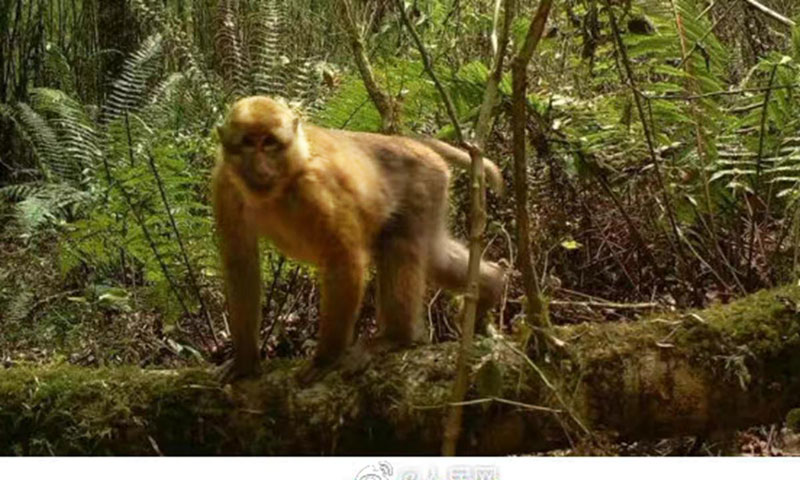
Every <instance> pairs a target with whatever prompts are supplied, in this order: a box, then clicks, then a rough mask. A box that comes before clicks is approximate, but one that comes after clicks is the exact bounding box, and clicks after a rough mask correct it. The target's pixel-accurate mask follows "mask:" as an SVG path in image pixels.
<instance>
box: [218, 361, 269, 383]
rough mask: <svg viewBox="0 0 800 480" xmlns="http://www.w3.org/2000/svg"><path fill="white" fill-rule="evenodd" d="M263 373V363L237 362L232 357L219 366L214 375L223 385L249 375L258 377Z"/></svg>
mask: <svg viewBox="0 0 800 480" xmlns="http://www.w3.org/2000/svg"><path fill="white" fill-rule="evenodd" d="M260 374H261V365H260V363H259V362H252V363H245V364H242V362H236V361H235V359H233V358H231V359H230V360H227V361H226V362H225V363H223V364H222V365H220V366H219V367H217V369H216V371H215V372H214V377H216V379H217V380H218V381H219V383H221V384H223V385H227V384H229V383H233V382H235V381H237V380H241V379H243V378H247V377H256V376H258V375H260Z"/></svg>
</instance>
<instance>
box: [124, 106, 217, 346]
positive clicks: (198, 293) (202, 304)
mask: <svg viewBox="0 0 800 480" xmlns="http://www.w3.org/2000/svg"><path fill="white" fill-rule="evenodd" d="M126 118H127V117H126ZM147 163H149V164H150V170H151V171H152V172H153V177H155V179H156V185H157V186H158V192H159V193H160V194H161V201H162V202H164V210H166V211H167V217H168V218H169V224H170V226H171V227H172V231H173V232H174V233H175V238H176V239H177V240H178V248H179V249H180V251H181V258H182V259H183V263H184V264H185V265H186V271H187V273H188V274H189V282H191V284H192V289H193V290H194V293H195V296H197V301H198V302H200V310H201V312H202V314H203V316H204V317H205V319H206V323H207V324H208V329H209V330H210V331H211V338H212V339H214V345H215V346H216V347H219V339H217V333H216V332H215V331H214V322H212V321H211V313H209V311H208V307H207V306H206V301H205V300H204V299H203V295H202V293H201V291H200V284H199V283H198V282H197V277H196V276H195V274H194V268H192V263H191V262H190V261H189V254H188V253H187V252H186V247H185V246H184V244H183V237H182V236H181V232H180V230H178V224H177V223H176V222H175V217H174V216H173V215H172V208H170V205H169V200H168V199H167V192H166V191H165V190H164V182H162V181H161V175H160V174H159V173H158V169H157V168H156V162H155V159H154V158H153V154H152V153H151V152H149V151H148V152H147Z"/></svg>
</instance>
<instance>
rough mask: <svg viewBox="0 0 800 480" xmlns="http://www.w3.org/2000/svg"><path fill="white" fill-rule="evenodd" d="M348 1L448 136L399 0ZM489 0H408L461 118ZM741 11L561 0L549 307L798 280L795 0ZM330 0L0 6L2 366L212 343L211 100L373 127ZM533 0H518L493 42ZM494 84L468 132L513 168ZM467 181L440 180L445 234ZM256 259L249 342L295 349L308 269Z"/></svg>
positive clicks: (535, 117)
mask: <svg viewBox="0 0 800 480" xmlns="http://www.w3.org/2000/svg"><path fill="white" fill-rule="evenodd" d="M355 3H356V4H357V9H356V11H357V12H359V15H360V16H359V18H358V19H357V20H358V22H360V26H361V27H363V28H362V33H363V37H364V41H365V44H366V45H367V48H368V51H369V56H370V59H371V61H372V62H373V67H374V69H375V75H376V78H377V80H378V83H379V84H380V85H381V86H382V87H383V88H385V89H386V91H388V92H390V93H391V95H392V96H393V97H395V98H396V100H397V101H398V102H399V105H401V110H402V112H401V115H400V121H401V128H402V129H403V130H405V131H413V132H422V133H426V134H430V135H436V136H439V137H442V138H446V139H452V130H453V129H452V126H451V125H449V124H448V121H447V120H446V115H445V114H444V109H443V105H442V103H441V102H440V101H439V98H438V94H437V93H436V90H435V88H434V87H433V85H432V84H431V83H430V82H429V81H428V80H427V78H426V76H425V75H424V72H423V70H422V64H421V61H420V59H419V58H418V56H417V55H416V53H415V49H413V48H409V46H410V43H409V39H408V38H407V37H406V36H405V35H404V33H403V30H402V28H401V23H400V21H399V19H398V16H397V12H396V11H395V9H394V8H395V7H394V4H395V3H394V2H393V1H388V0H370V1H365V2H355ZM489 3H491V2H488V3H487V2H479V1H461V2H446V1H440V0H425V1H419V2H414V3H413V5H408V7H409V8H410V13H412V14H413V18H414V19H415V22H416V25H417V28H418V29H419V31H420V32H421V33H422V35H423V38H424V40H425V42H426V43H427V45H428V47H429V48H430V50H431V53H432V54H433V56H434V64H435V65H434V66H435V69H436V71H437V73H438V74H439V75H440V77H441V78H442V79H443V80H444V81H445V86H446V88H447V89H448V90H449V92H450V94H451V95H452V97H453V100H454V102H455V105H456V109H457V114H458V116H459V118H460V120H461V122H462V123H463V124H464V126H467V127H469V126H471V125H473V124H474V122H475V120H476V118H477V113H478V108H479V106H480V103H481V100H482V95H483V90H484V86H485V84H486V82H487V78H488V67H487V65H488V64H489V63H490V59H491V45H492V42H491V39H490V35H489V34H490V32H491V24H492V15H493V12H492V8H491V6H490V5H489ZM522 3H524V2H522ZM612 3H614V2H612ZM762 3H763V4H765V5H766V6H767V7H769V8H770V9H773V10H774V11H775V12H778V13H780V14H781V15H783V16H784V17H785V18H786V19H788V23H787V22H786V21H782V20H776V19H775V18H774V17H771V16H766V15H764V14H763V12H760V11H758V10H754V9H752V8H751V7H749V6H748V5H747V3H746V2H739V1H737V0H724V1H715V2H695V1H692V0H637V1H633V2H622V5H616V3H614V5H615V6H614V7H613V10H609V7H608V3H607V2H605V1H602V0H570V1H566V2H558V5H557V7H556V10H554V11H553V12H552V13H551V17H550V21H549V23H548V30H547V34H546V38H545V39H544V41H543V42H542V44H541V45H540V47H539V50H538V51H537V54H536V56H535V57H534V61H533V63H532V65H531V67H530V77H531V78H532V79H533V80H532V83H531V85H530V86H529V95H528V97H527V101H528V108H527V117H528V125H527V131H528V135H529V142H530V145H531V147H532V151H533V152H534V155H532V156H531V159H530V161H529V162H528V163H529V168H528V185H529V188H530V191H531V195H530V205H529V207H530V211H531V212H532V224H533V226H534V229H533V230H534V236H533V238H532V239H531V242H532V247H533V248H532V250H533V251H534V253H535V267H536V270H537V272H538V275H539V277H540V278H541V279H542V284H543V286H544V289H545V294H546V296H547V297H548V299H549V300H551V304H550V311H551V314H552V317H553V320H554V322H555V323H577V322H583V321H591V322H603V321H608V320H618V319H629V320H635V319H637V318H639V317H640V316H641V314H643V313H647V312H651V311H654V310H674V309H682V308H687V307H703V306H706V305H708V304H709V303H711V302H715V301H722V302H727V301H729V300H731V299H734V298H737V297H739V296H742V295H744V294H746V293H749V292H753V291H756V290H758V289H760V288H764V287H772V286H776V285H781V284H785V283H789V282H794V281H796V280H797V272H798V268H799V266H798V262H800V209H799V208H798V207H800V204H798V202H797V199H798V196H800V183H798V182H800V124H798V119H800V115H798V107H799V105H798V96H797V94H796V90H797V87H798V86H800V82H799V80H800V29H799V28H798V27H796V26H792V25H791V24H792V23H793V21H792V20H791V19H792V18H796V17H797V16H798V15H800V10H798V7H797V6H796V5H795V4H794V2H789V1H785V0H764V1H763V2H762ZM334 4H335V2H315V1H305V0H301V1H296V2H288V1H282V0H238V1H234V0H194V1H190V2H184V1H179V0H178V1H168V2H161V1H153V0H114V1H110V2H106V1H103V2H101V1H100V0H81V1H76V2H71V3H70V5H64V4H63V3H62V2H53V1H50V0H24V1H17V2H13V1H11V0H0V360H1V361H3V362H4V363H5V364H6V365H11V364H15V363H19V362H21V361H41V362H51V361H65V362H70V363H75V364H79V365H99V366H103V365H129V364H134V365H141V366H156V365H157V366H170V367H173V366H186V365H200V364H202V363H203V362H205V361H209V360H210V361H212V362H218V361H221V360H222V359H223V358H225V356H226V355H227V354H228V351H229V348H230V345H229V341H228V338H227V337H228V335H227V327H226V323H225V313H224V299H223V298H222V293H221V292H222V289H221V285H220V273H219V266H218V259H217V255H216V247H215V239H214V232H213V224H212V221H211V216H210V210H209V206H208V186H207V182H208V175H209V171H210V168H211V165H212V164H213V162H214V157H215V149H216V139H215V134H214V126H215V125H216V124H218V123H219V122H220V121H221V118H222V116H223V115H224V113H225V109H226V108H227V105H229V104H230V103H231V101H232V100H233V99H234V98H236V97H238V96H242V95H247V94H268V95H274V96H281V97H283V98H285V99H287V100H288V101H290V102H291V103H292V105H293V106H295V108H297V109H298V111H301V112H302V113H303V115H304V116H305V117H306V118H307V119H308V120H309V121H313V122H316V123H319V124H322V125H325V126H329V127H336V128H347V129H354V130H371V131H374V130H378V129H379V128H380V126H381V118H380V115H379V113H378V111H377V110H376V109H375V107H374V105H373V104H372V102H371V101H370V98H369V96H368V94H367V91H366V89H365V87H364V84H363V82H362V80H361V77H360V76H359V74H358V72H357V70H356V69H355V68H354V65H353V60H352V54H351V52H350V50H349V46H348V42H347V41H346V40H345V38H346V35H345V34H344V32H343V28H342V24H343V21H344V19H343V17H342V16H343V12H342V11H340V10H341V9H338V8H336V7H335V6H334ZM534 7H535V5H520V12H519V16H518V18H517V20H516V21H515V22H514V24H513V25H512V29H511V30H512V48H517V47H518V46H519V44H520V43H521V40H522V37H523V36H524V34H525V31H526V27H527V19H528V17H526V15H530V13H531V11H532V9H533V8H534ZM612 13H613V15H612ZM615 31H618V32H619V35H617V34H616V33H615ZM510 94H511V80H510V75H505V76H504V77H503V79H502V81H501V84H500V92H499V102H498V104H497V106H496V107H495V109H494V113H495V116H494V118H495V120H494V123H493V127H492V132H491V135H490V139H489V143H488V145H487V154H488V155H489V156H490V157H492V158H494V159H496V160H497V161H498V163H499V165H500V166H501V167H502V168H503V171H504V177H505V178H506V182H507V183H509V184H510V183H511V181H512V175H511V170H512V166H511V163H510V158H509V157H510V148H511V147H510V144H511V137H510V130H511V129H510ZM467 183H468V182H467V179H466V178H465V176H464V175H459V176H456V178H455V180H454V184H453V189H452V190H453V196H452V206H453V208H452V209H451V211H452V212H451V220H452V221H451V224H452V227H453V229H454V230H455V231H456V232H457V233H458V234H459V235H460V236H462V237H464V236H465V233H466V231H467V230H466V225H467V219H466V212H467V210H468V208H467V205H468V198H467V197H468V185H467ZM507 191H513V189H511V188H507ZM489 218H490V224H489V228H488V234H487V237H486V241H487V243H488V246H487V253H486V256H487V257H489V258H492V259H504V260H503V261H505V262H507V263H508V264H510V265H512V266H514V265H515V264H516V255H517V252H516V247H515V243H514V240H513V239H514V237H515V233H516V225H515V221H514V198H513V197H512V196H507V197H505V198H496V197H490V199H489ZM262 252H263V255H262V262H263V269H262V271H263V272H264V289H263V290H264V296H265V299H266V302H265V306H264V315H263V318H264V322H263V326H262V344H263V348H262V351H263V355H264V356H265V357H270V358H274V357H292V356H302V355H304V354H306V352H308V351H309V350H310V349H311V348H312V347H313V342H314V340H313V338H314V333H315V329H316V326H315V325H316V322H315V320H316V317H317V303H318V297H319V292H318V290H317V287H316V286H315V284H314V282H313V274H314V272H313V271H312V270H311V269H309V268H308V267H307V266H304V265H299V264H296V263H294V262H292V261H291V260H287V259H285V258H283V257H282V256H280V255H279V254H278V253H277V252H275V251H274V250H273V249H272V248H271V247H270V246H269V245H266V244H265V245H264V246H263V248H262ZM512 272H513V270H512ZM523 292H524V290H523V288H522V286H521V278H520V276H519V275H517V274H516V273H512V275H511V278H510V283H509V288H508V290H507V295H506V296H505V297H504V301H503V304H502V306H501V307H500V308H499V309H498V310H497V311H496V312H495V322H496V324H497V326H498V328H500V329H501V330H503V331H518V330H519V329H521V328H524V327H523V325H524V319H523V318H522V316H521V312H522V310H523V308H522V307H523V304H524V298H523ZM372 296H373V292H372V291H369V292H368V294H367V302H366V304H365V307H364V308H363V310H362V313H361V322H360V327H359V328H360V329H361V330H362V331H365V332H368V331H370V330H372V329H373V328H374V307H373V306H372V302H371V298H372ZM457 309H458V299H455V298H453V297H452V296H450V295H448V294H447V293H444V292H431V296H430V304H429V307H428V309H427V321H428V323H429V325H430V326H431V331H432V336H433V337H434V338H435V339H439V340H444V339H452V338H455V337H456V335H457V326H456V325H455V322H453V320H452V319H453V317H454V315H455V312H456V311H457Z"/></svg>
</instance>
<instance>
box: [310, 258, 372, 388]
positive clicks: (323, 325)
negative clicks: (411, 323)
mask: <svg viewBox="0 0 800 480" xmlns="http://www.w3.org/2000/svg"><path fill="white" fill-rule="evenodd" d="M366 266H367V265H366V256H365V255H356V256H355V257H354V258H348V259H347V260H343V261H339V262H335V264H332V265H330V266H329V267H327V268H324V269H322V270H321V272H320V274H321V275H320V279H321V284H322V306H321V318H320V325H319V334H318V340H317V350H316V352H315V353H314V357H313V358H312V359H311V360H310V362H309V363H308V364H307V365H306V366H305V367H303V368H302V369H301V370H300V372H299V373H298V375H297V380H298V382H300V383H301V384H304V385H307V384H309V383H312V382H315V381H317V380H319V379H321V378H322V377H323V376H325V375H326V374H327V373H328V372H330V371H331V370H332V369H333V368H334V367H336V366H337V364H338V362H339V360H341V358H342V354H343V353H344V352H345V350H347V348H348V347H349V346H350V344H351V343H352V341H353V331H354V329H355V324H356V319H357V317H358V310H359V308H360V306H361V300H362V298H363V296H364V286H365V283H366V278H365V276H366Z"/></svg>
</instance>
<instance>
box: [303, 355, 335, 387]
mask: <svg viewBox="0 0 800 480" xmlns="http://www.w3.org/2000/svg"><path fill="white" fill-rule="evenodd" d="M338 364H339V362H338V360H337V361H333V362H320V361H319V360H316V359H311V360H308V361H307V362H306V363H305V365H303V366H302V367H300V370H298V371H297V373H295V375H294V378H295V380H297V383H298V384H299V385H300V386H301V387H307V386H309V385H311V384H313V383H316V382H318V381H320V380H322V379H323V378H325V377H326V376H327V375H328V374H329V373H331V372H332V371H334V370H335V369H336V367H337V366H338Z"/></svg>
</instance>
